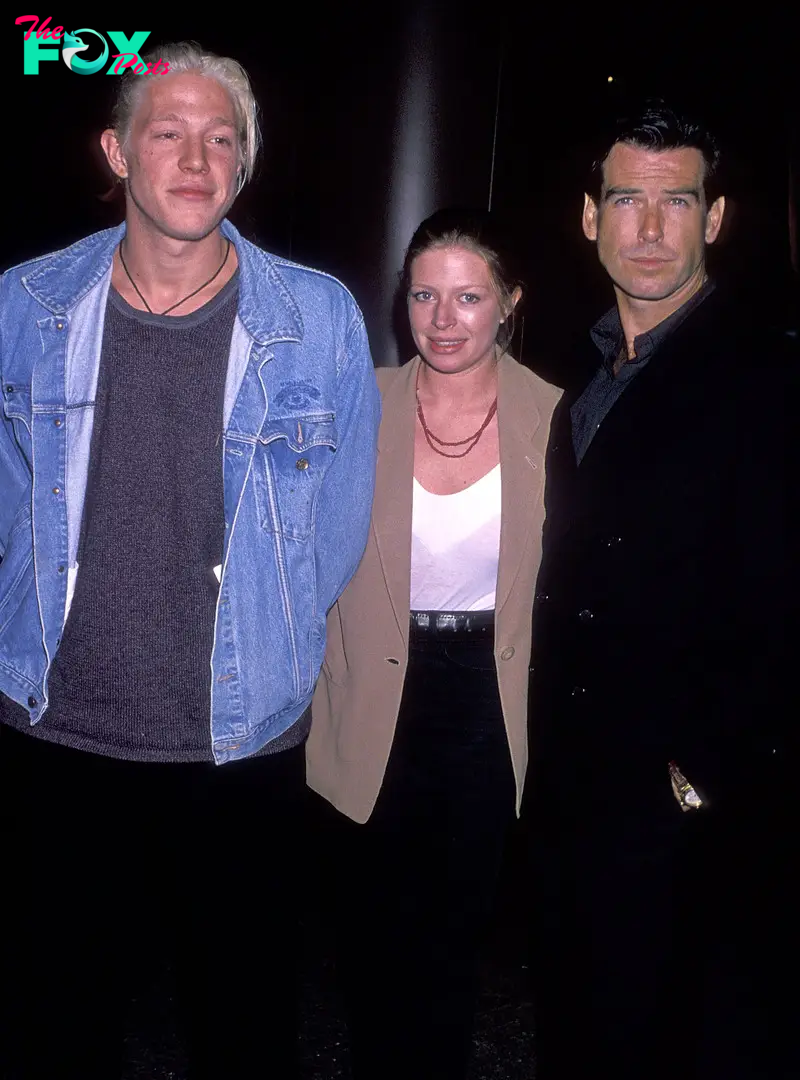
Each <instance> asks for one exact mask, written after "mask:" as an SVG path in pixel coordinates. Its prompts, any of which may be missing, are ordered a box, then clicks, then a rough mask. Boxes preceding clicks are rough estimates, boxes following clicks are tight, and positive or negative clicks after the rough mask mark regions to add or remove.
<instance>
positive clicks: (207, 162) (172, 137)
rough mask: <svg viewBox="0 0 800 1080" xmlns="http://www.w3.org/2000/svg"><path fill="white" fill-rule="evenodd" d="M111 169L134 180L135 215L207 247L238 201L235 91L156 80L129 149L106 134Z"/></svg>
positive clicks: (131, 207)
mask: <svg viewBox="0 0 800 1080" xmlns="http://www.w3.org/2000/svg"><path fill="white" fill-rule="evenodd" d="M103 145H104V148H105V150H106V153H107V155H108V158H109V162H110V164H111V167H112V168H113V169H114V171H115V172H116V173H117V175H118V176H123V177H125V178H126V179H127V199H128V214H129V215H130V214H131V213H135V214H138V216H139V217H140V219H142V220H143V222H146V223H148V224H149V225H150V226H155V228H156V229H157V230H158V231H159V232H160V233H162V234H163V235H165V236H170V237H173V238H174V239H176V240H201V239H202V238H203V237H204V236H207V235H208V234H209V233H210V232H212V231H213V229H215V228H216V226H217V225H218V224H219V222H220V221H221V220H222V218H223V217H224V216H225V214H226V213H227V211H228V209H229V208H230V205H231V203H232V202H233V200H234V198H235V196H236V187H237V176H238V171H239V166H240V154H239V140H238V137H237V126H236V113H235V111H234V105H233V101H232V100H231V98H230V95H229V94H228V92H227V91H226V90H225V89H224V88H223V87H222V86H221V85H220V84H219V83H218V82H217V81H216V80H215V79H210V78H206V77H204V76H202V75H195V74H181V75H152V76H149V77H148V85H147V89H146V90H145V92H144V94H143V95H142V99H141V101H140V103H139V106H138V108H137V110H136V114H135V116H134V118H133V123H132V125H131V131H130V135H129V137H128V140H127V142H126V144H125V145H124V146H122V147H120V146H119V144H118V143H117V142H116V137H115V136H114V134H113V132H106V133H105V135H104V143H103Z"/></svg>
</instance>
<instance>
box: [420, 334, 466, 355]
mask: <svg viewBox="0 0 800 1080" xmlns="http://www.w3.org/2000/svg"><path fill="white" fill-rule="evenodd" d="M428 342H429V343H430V347H431V351H432V352H435V353H439V354H443V353H444V354H447V353H454V352H458V350H459V349H460V348H461V347H462V345H466V343H467V339H466V338H455V339H454V338H438V339H437V338H428Z"/></svg>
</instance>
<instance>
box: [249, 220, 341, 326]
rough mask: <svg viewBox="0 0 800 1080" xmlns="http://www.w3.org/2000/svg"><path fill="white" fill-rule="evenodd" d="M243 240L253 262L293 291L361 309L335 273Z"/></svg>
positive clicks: (293, 292) (307, 296) (304, 295)
mask: <svg viewBox="0 0 800 1080" xmlns="http://www.w3.org/2000/svg"><path fill="white" fill-rule="evenodd" d="M241 242H242V244H243V245H244V246H245V248H246V250H247V251H249V252H250V254H251V256H252V259H253V263H254V265H255V266H256V267H257V266H258V265H259V264H260V265H261V266H262V267H263V269H264V271H265V273H268V274H270V275H271V276H274V277H275V278H277V279H279V280H281V281H283V282H284V283H285V285H286V287H287V289H288V290H289V291H290V293H291V294H292V295H294V296H297V297H301V298H302V297H305V298H313V299H315V300H319V299H323V298H327V299H328V300H338V301H341V302H343V303H344V304H345V305H346V306H348V307H352V308H353V309H354V310H356V311H358V304H357V302H356V299H355V297H354V296H353V294H352V293H351V292H350V290H349V289H348V288H347V286H346V285H345V284H344V283H343V282H342V281H340V280H339V279H338V278H337V277H334V276H333V274H329V273H327V272H326V271H324V270H318V269H316V268H315V267H313V266H306V265H305V264H303V263H298V262H293V261H292V260H291V259H287V258H285V257H283V256H281V255H276V254H274V253H273V252H271V251H267V250H266V249H265V248H262V247H259V246H258V245H257V244H254V243H252V241H250V240H246V239H244V238H243V237H242V240H241ZM359 313H360V312H359Z"/></svg>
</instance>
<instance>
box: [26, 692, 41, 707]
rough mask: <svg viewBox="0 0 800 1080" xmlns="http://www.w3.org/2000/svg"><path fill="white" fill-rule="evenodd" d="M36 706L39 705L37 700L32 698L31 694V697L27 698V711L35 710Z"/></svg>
mask: <svg viewBox="0 0 800 1080" xmlns="http://www.w3.org/2000/svg"><path fill="white" fill-rule="evenodd" d="M38 704H39V699H38V698H35V697H34V696H33V694H31V696H30V697H29V698H28V708H29V709H35V708H36V706H37V705H38Z"/></svg>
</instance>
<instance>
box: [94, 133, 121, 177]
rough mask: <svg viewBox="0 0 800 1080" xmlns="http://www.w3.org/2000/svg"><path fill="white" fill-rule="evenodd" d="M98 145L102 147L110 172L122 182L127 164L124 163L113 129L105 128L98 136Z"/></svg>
mask: <svg viewBox="0 0 800 1080" xmlns="http://www.w3.org/2000/svg"><path fill="white" fill-rule="evenodd" d="M100 145H101V146H102V147H103V152H104V154H105V155H106V160H107V161H108V164H109V166H110V168H111V171H112V172H113V173H114V175H115V176H118V177H119V178H120V180H124V179H125V178H126V177H127V175H128V163H127V162H126V161H125V155H124V154H123V152H122V147H121V146H120V143H119V139H118V138H117V133H116V131H114V129H113V128H106V130H105V131H104V132H103V134H102V135H101V136H100Z"/></svg>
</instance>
